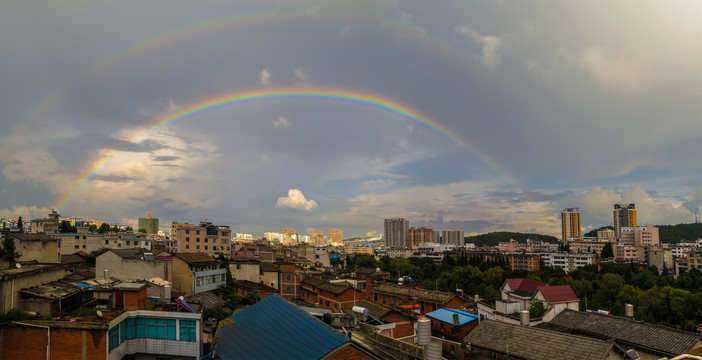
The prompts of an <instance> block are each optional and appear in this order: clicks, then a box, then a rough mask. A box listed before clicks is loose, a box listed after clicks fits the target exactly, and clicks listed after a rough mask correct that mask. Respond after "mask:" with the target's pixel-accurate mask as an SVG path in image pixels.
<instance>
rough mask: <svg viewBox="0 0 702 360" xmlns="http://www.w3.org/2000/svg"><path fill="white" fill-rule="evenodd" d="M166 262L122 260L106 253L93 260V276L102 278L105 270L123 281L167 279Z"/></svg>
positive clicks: (113, 254)
mask: <svg viewBox="0 0 702 360" xmlns="http://www.w3.org/2000/svg"><path fill="white" fill-rule="evenodd" d="M167 263H168V261H167V260H131V259H123V258H121V257H119V256H117V255H116V254H115V253H113V252H111V251H108V252H106V253H104V254H102V255H100V256H98V257H97V258H96V259H95V274H96V276H98V277H102V276H103V274H104V272H105V269H107V270H109V271H110V276H111V277H114V278H117V279H120V280H123V281H128V280H143V279H149V278H161V279H166V280H167V279H168V271H167V270H168V268H167Z"/></svg>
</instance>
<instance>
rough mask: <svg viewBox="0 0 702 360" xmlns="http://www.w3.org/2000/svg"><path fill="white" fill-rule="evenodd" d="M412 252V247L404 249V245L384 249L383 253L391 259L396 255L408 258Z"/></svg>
mask: <svg viewBox="0 0 702 360" xmlns="http://www.w3.org/2000/svg"><path fill="white" fill-rule="evenodd" d="M413 253H414V251H413V250H412V249H406V248H404V247H401V248H389V249H385V254H386V255H387V256H388V257H390V258H391V259H394V258H397V257H402V258H410V257H412V254H413Z"/></svg>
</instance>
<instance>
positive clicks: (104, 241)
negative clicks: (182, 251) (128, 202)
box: [47, 226, 153, 254]
mask: <svg viewBox="0 0 702 360" xmlns="http://www.w3.org/2000/svg"><path fill="white" fill-rule="evenodd" d="M76 229H77V230H78V232H76V233H51V234H47V235H50V236H53V237H55V238H57V239H60V240H61V244H60V247H61V253H62V254H73V253H75V252H77V251H83V252H85V253H90V252H92V251H95V250H99V249H102V248H108V249H126V248H142V249H144V250H151V248H152V244H153V241H151V240H150V239H148V238H145V237H142V235H140V234H135V233H115V234H95V233H91V232H89V231H88V229H89V228H88V227H87V226H78V227H76Z"/></svg>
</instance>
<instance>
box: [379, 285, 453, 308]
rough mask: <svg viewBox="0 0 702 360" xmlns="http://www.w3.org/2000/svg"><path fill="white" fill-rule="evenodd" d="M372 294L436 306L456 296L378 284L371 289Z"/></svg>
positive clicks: (447, 293) (448, 293)
mask: <svg viewBox="0 0 702 360" xmlns="http://www.w3.org/2000/svg"><path fill="white" fill-rule="evenodd" d="M373 291H374V292H380V293H386V294H392V295H399V296H400V297H405V298H415V299H419V300H422V301H427V302H431V303H437V304H445V303H447V302H449V301H451V299H453V298H454V297H455V296H456V294H454V293H450V292H442V291H435V290H427V289H417V288H408V287H402V286H398V285H392V284H380V285H377V286H375V288H373Z"/></svg>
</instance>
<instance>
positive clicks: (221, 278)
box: [219, 274, 226, 282]
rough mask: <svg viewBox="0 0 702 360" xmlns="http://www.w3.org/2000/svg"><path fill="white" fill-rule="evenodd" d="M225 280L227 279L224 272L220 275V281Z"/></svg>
mask: <svg viewBox="0 0 702 360" xmlns="http://www.w3.org/2000/svg"><path fill="white" fill-rule="evenodd" d="M225 281H226V279H225V278H224V274H221V275H220V281H219V282H225Z"/></svg>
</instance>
